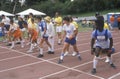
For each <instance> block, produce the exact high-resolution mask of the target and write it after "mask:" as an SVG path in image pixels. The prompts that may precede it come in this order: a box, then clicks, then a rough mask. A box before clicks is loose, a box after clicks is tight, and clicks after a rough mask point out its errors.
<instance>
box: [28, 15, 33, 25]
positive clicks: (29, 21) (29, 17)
mask: <svg viewBox="0 0 120 79" xmlns="http://www.w3.org/2000/svg"><path fill="white" fill-rule="evenodd" d="M32 18H33V14H32V13H29V16H28V20H27V23H28V24H29V23H31V19H32Z"/></svg>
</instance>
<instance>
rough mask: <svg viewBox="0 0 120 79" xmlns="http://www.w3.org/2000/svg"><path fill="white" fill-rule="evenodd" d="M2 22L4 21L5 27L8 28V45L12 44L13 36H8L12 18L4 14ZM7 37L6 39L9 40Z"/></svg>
mask: <svg viewBox="0 0 120 79" xmlns="http://www.w3.org/2000/svg"><path fill="white" fill-rule="evenodd" d="M1 22H2V23H4V27H5V28H6V34H7V36H6V37H7V39H8V46H10V45H11V38H10V37H9V36H8V31H9V29H10V19H9V18H8V17H6V16H5V15H2V21H1ZM7 39H6V40H7Z"/></svg>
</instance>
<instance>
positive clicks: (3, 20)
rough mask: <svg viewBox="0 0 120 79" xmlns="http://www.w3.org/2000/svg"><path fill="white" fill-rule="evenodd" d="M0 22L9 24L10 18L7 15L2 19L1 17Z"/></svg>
mask: <svg viewBox="0 0 120 79" xmlns="http://www.w3.org/2000/svg"><path fill="white" fill-rule="evenodd" d="M2 22H3V23H4V24H5V25H10V19H9V18H8V17H5V18H4V19H2Z"/></svg>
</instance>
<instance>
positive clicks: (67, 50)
mask: <svg viewBox="0 0 120 79" xmlns="http://www.w3.org/2000/svg"><path fill="white" fill-rule="evenodd" d="M69 47H70V45H68V47H67V48H66V51H65V54H64V56H67V55H68V53H69Z"/></svg>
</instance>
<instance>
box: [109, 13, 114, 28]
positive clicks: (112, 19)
mask: <svg viewBox="0 0 120 79" xmlns="http://www.w3.org/2000/svg"><path fill="white" fill-rule="evenodd" d="M114 22H115V15H114V14H113V15H112V16H111V17H110V25H111V27H112V28H114V27H115V26H114Z"/></svg>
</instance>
